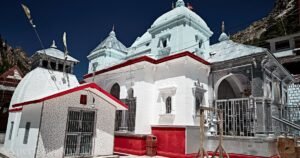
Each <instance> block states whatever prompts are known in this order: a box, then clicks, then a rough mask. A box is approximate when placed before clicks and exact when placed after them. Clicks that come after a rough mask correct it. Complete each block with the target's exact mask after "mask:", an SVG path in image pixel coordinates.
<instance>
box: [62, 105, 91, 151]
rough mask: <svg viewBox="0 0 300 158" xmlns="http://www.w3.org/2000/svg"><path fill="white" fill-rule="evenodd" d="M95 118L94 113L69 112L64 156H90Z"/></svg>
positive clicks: (82, 111)
mask: <svg viewBox="0 0 300 158" xmlns="http://www.w3.org/2000/svg"><path fill="white" fill-rule="evenodd" d="M95 117H96V113H95V111H86V110H77V111H76V110H70V111H69V114H68V123H67V131H66V140H65V156H90V155H91V154H92V147H93V146H92V143H93V136H94V126H95Z"/></svg>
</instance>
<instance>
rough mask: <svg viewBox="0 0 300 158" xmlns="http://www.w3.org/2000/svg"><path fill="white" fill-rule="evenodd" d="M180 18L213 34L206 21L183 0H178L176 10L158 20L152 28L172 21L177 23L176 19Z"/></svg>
mask: <svg viewBox="0 0 300 158" xmlns="http://www.w3.org/2000/svg"><path fill="white" fill-rule="evenodd" d="M180 17H185V18H187V19H190V20H191V21H194V22H195V23H197V24H198V25H199V26H200V27H202V28H204V29H205V30H207V31H208V32H210V33H211V34H212V32H211V30H210V28H209V27H208V26H207V24H206V23H205V21H204V20H203V19H202V18H201V17H200V16H199V15H197V14H196V13H195V12H193V11H192V10H190V9H188V8H187V7H185V4H184V2H183V0H178V1H177V3H176V8H174V9H172V10H171V11H169V12H167V13H165V14H163V15H162V16H160V17H159V18H157V19H156V20H155V21H154V23H153V24H152V26H151V28H153V27H160V26H163V25H165V24H167V23H170V22H171V21H174V20H175V21H176V19H178V18H180Z"/></svg>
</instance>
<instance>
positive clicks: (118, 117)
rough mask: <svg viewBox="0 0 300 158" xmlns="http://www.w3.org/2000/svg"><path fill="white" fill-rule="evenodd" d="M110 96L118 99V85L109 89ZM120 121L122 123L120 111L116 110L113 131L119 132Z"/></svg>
mask: <svg viewBox="0 0 300 158" xmlns="http://www.w3.org/2000/svg"><path fill="white" fill-rule="evenodd" d="M110 94H111V95H112V96H114V97H115V98H116V99H120V85H119V84H118V83H115V84H114V85H113V86H112V87H111V89H110ZM121 121H122V111H121V110H117V111H116V118H115V131H119V130H120V127H121Z"/></svg>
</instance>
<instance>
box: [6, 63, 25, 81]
mask: <svg viewBox="0 0 300 158" xmlns="http://www.w3.org/2000/svg"><path fill="white" fill-rule="evenodd" d="M13 70H17V71H18V72H19V74H20V75H21V77H24V74H23V73H22V71H21V70H20V68H19V67H18V66H17V65H15V66H13V67H11V68H9V69H8V70H6V71H5V72H4V73H2V74H1V75H0V78H6V77H7V76H8V75H9V73H10V72H12V71H13Z"/></svg>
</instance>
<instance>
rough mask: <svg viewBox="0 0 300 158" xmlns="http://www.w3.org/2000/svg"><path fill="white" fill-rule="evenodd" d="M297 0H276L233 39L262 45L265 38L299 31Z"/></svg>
mask: <svg viewBox="0 0 300 158" xmlns="http://www.w3.org/2000/svg"><path fill="white" fill-rule="evenodd" d="M298 3H299V2H298V0H276V2H275V4H274V8H273V10H272V11H271V13H269V15H267V16H266V17H264V18H263V19H261V20H258V21H255V22H253V23H252V24H251V25H250V26H249V27H247V28H246V29H244V30H242V31H239V32H237V33H236V34H234V35H233V36H232V39H233V40H234V41H237V42H240V43H247V44H252V45H258V46H263V45H264V44H265V43H264V41H265V40H266V39H270V38H274V37H278V36H283V35H286V34H287V35H288V34H292V33H295V32H299V31H300V25H299V8H298Z"/></svg>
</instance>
